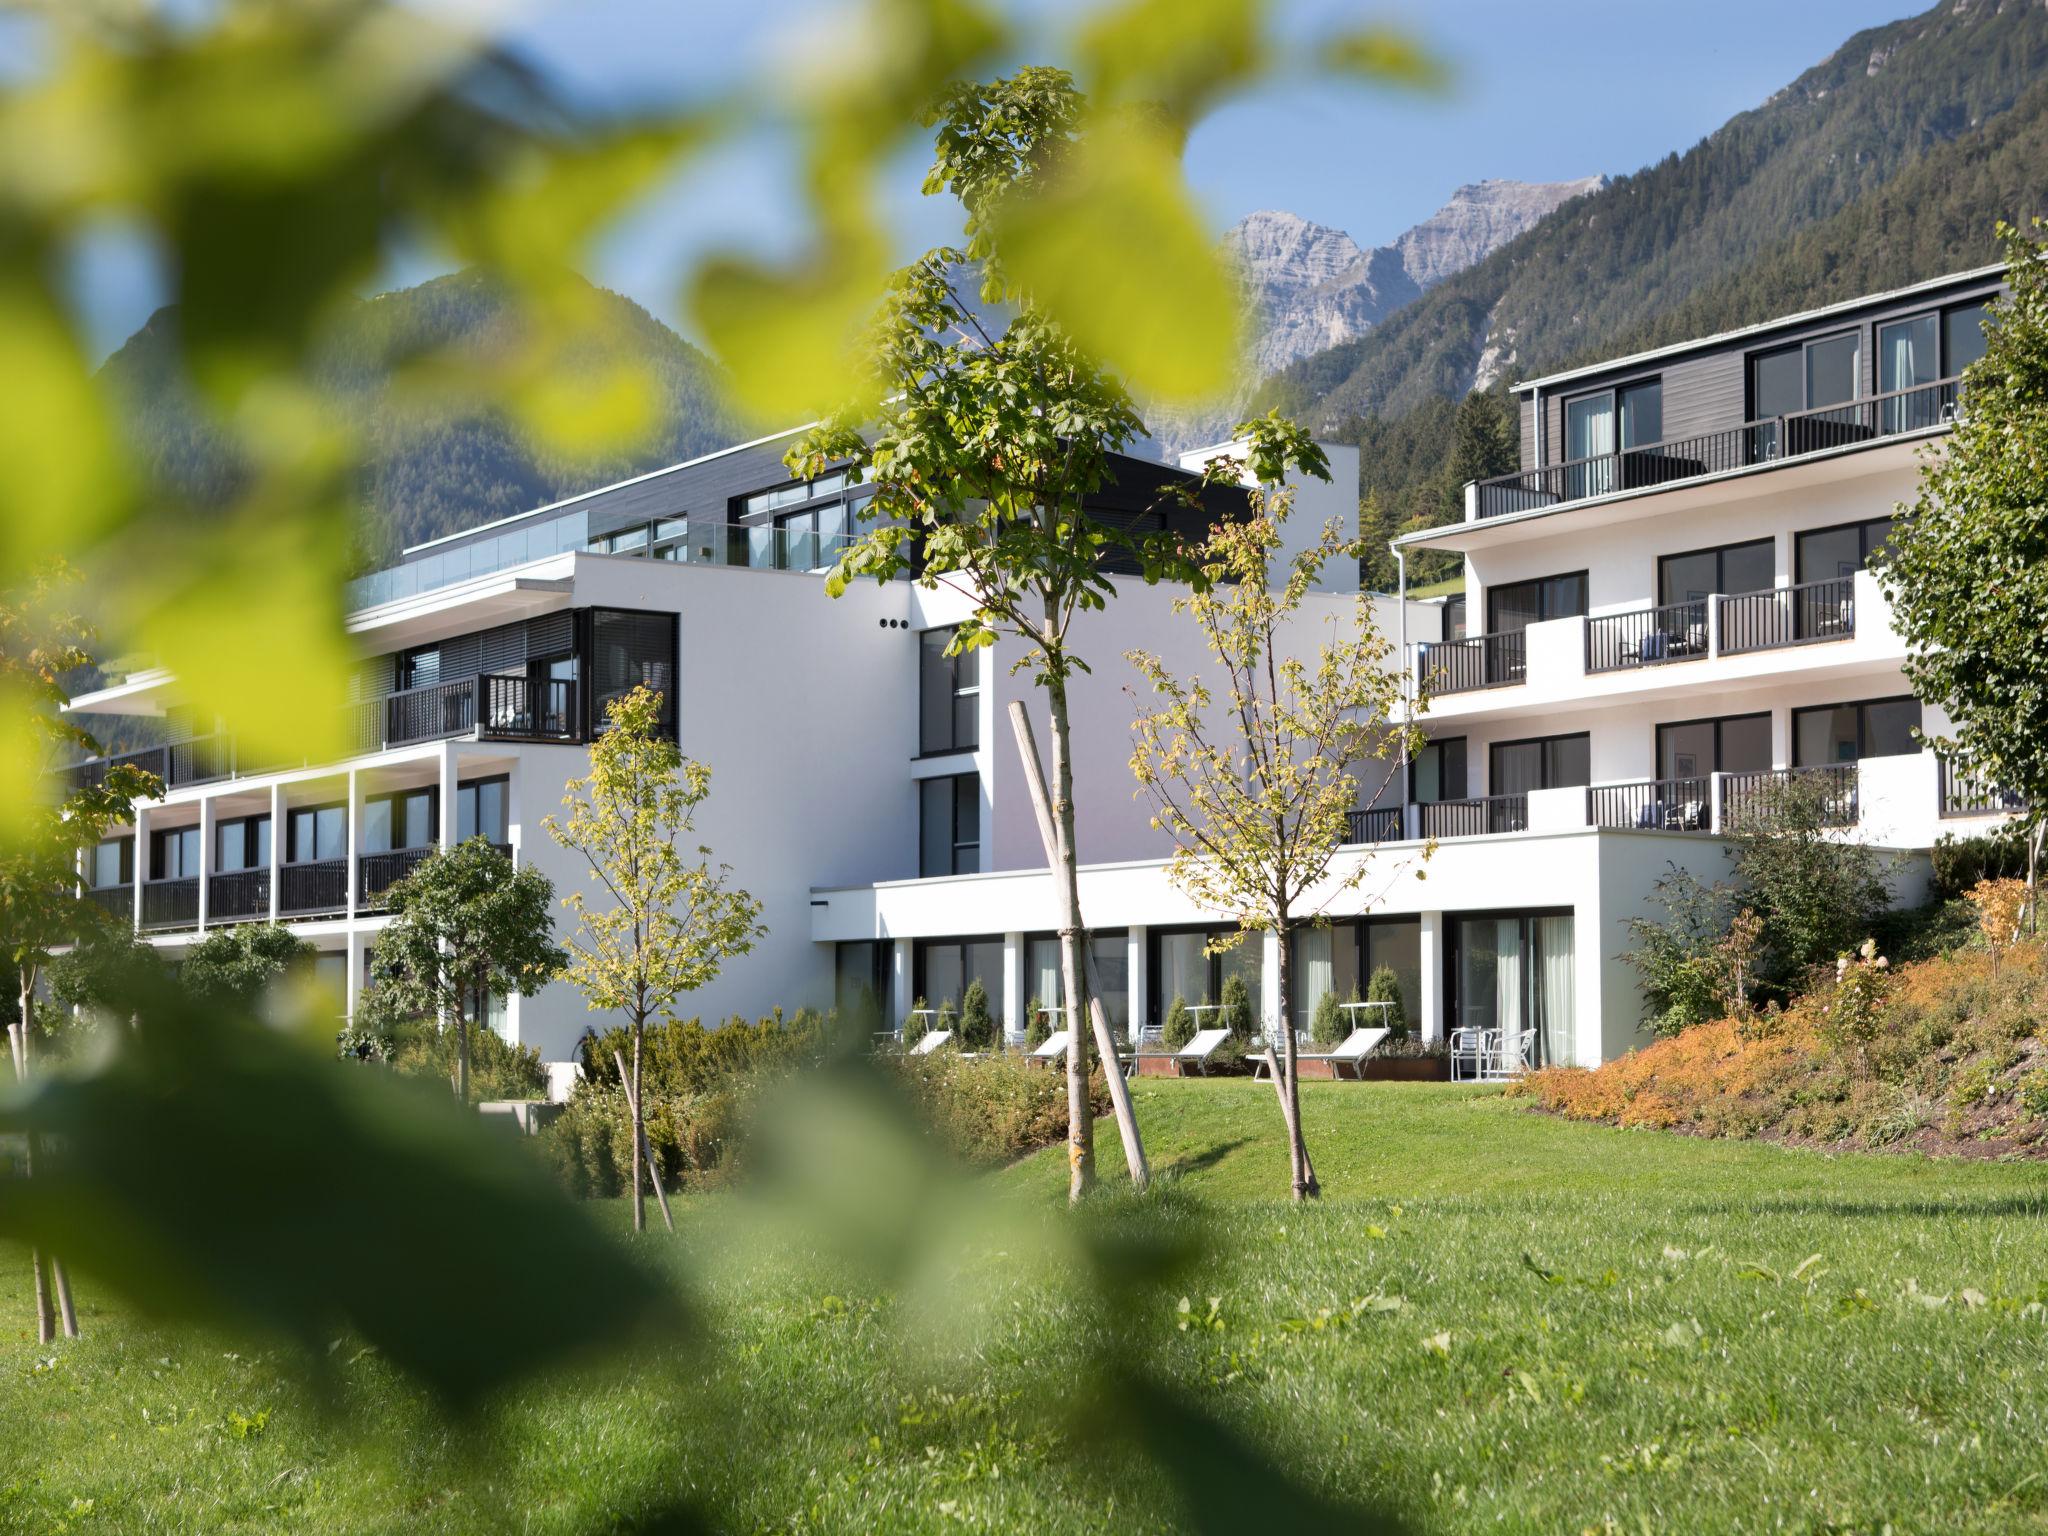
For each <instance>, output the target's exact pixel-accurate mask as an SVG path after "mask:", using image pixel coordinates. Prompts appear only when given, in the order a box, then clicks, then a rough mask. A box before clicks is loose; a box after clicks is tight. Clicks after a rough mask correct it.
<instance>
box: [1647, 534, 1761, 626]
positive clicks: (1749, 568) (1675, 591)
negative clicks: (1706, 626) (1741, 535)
mask: <svg viewBox="0 0 2048 1536" xmlns="http://www.w3.org/2000/svg"><path fill="white" fill-rule="evenodd" d="M1777 581H1778V557H1777V546H1776V544H1775V543H1774V542H1773V541H1772V540H1770V539H1753V540H1751V541H1750V542H1748V543H1746V544H1724V545H1722V546H1721V547H1720V548H1719V549H1696V550H1693V551H1692V552H1691V553H1689V554H1683V555H1666V556H1664V557H1663V558H1662V559H1661V560H1659V561H1658V562H1657V601H1658V603H1659V604H1661V605H1663V606H1665V607H1670V606H1672V605H1673V604H1677V603H1699V602H1704V601H1705V600H1706V598H1707V597H1708V596H1710V595H1711V594H1713V593H1716V592H1720V593H1738V592H1768V591H1770V590H1771V588H1772V587H1774V586H1776V585H1777ZM1701 622H1702V623H1704V622H1705V620H1704V618H1703V619H1702V621H1701Z"/></svg>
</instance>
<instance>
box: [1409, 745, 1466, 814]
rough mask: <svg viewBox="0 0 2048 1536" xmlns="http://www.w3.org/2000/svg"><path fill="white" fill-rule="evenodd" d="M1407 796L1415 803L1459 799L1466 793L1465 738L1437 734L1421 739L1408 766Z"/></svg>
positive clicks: (1431, 803) (1423, 803) (1425, 803)
mask: <svg viewBox="0 0 2048 1536" xmlns="http://www.w3.org/2000/svg"><path fill="white" fill-rule="evenodd" d="M1408 781H1409V784H1410V785H1411V791H1410V798H1412V799H1413V800H1414V801H1415V802H1416V803H1417V804H1418V805H1433V804H1435V803H1436V802H1437V801H1439V800H1462V799H1464V798H1465V796H1466V795H1467V794H1468V793H1469V791H1468V790H1467V789H1466V787H1465V786H1466V778H1465V738H1464V737H1462V736H1439V737H1438V738H1437V739H1436V740H1434V741H1427V742H1424V743H1423V744H1422V746H1421V748H1420V749H1418V750H1417V752H1416V754H1415V758H1414V761H1413V762H1411V763H1410V764H1409V765H1408Z"/></svg>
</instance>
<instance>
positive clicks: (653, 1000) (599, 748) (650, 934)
mask: <svg viewBox="0 0 2048 1536" xmlns="http://www.w3.org/2000/svg"><path fill="white" fill-rule="evenodd" d="M605 715H606V721H607V724H606V729H605V732H604V734H603V735H601V736H599V737H598V739H597V740H596V742H595V743H593V744H592V746H591V749H590V772H589V774H588V775H586V776H585V777H583V778H580V779H573V780H571V781H570V783H569V785H568V789H567V793H566V794H565V795H564V797H563V800H562V805H563V807H564V808H565V809H566V810H567V811H568V816H567V817H566V819H564V818H561V817H555V816H550V817H549V818H548V819H547V823H546V825H547V829H548V831H549V833H550V834H552V835H553V837H554V839H555V841H556V842H558V843H560V844H561V845H562V846H563V847H564V848H568V849H572V850H574V851H575V852H577V853H580V854H582V855H583V858H584V860H585V862H586V863H587V864H588V865H589V866H590V878H591V881H592V882H593V883H594V885H595V887H596V891H595V892H594V893H593V894H595V895H597V896H599V897H600V898H601V900H600V901H599V902H596V903H593V902H592V901H591V900H590V899H589V897H588V896H587V895H586V894H585V893H584V892H583V891H571V892H570V893H569V894H568V895H567V896H565V897H563V898H562V901H563V905H565V906H567V907H569V908H570V909H571V910H572V911H574V912H575V914H576V932H575V933H574V934H573V935H571V937H570V939H569V952H570V955H571V957H572V958H571V960H570V963H569V969H568V975H569V979H570V980H571V981H573V982H574V983H575V984H576V985H577V986H578V987H579V988H581V989H582V992H583V996H584V998H585V1000H586V1001H588V1003H589V1004H590V1007H591V1008H592V1009H593V1010H602V1011H606V1012H623V1013H624V1014H625V1015H626V1020H627V1023H628V1024H629V1025H630V1026H631V1027H632V1032H633V1060H632V1063H631V1074H632V1080H631V1083H630V1084H629V1093H630V1097H631V1100H632V1102H631V1105H630V1108H631V1111H632V1115H633V1230H634V1231H636V1232H640V1231H644V1230H645V1229H646V1226H647V1196H646V1193H645V1189H644V1185H643V1179H642V1173H643V1169H644V1170H645V1172H646V1173H648V1174H653V1169H652V1167H651V1166H649V1165H648V1162H647V1157H646V1145H647V1133H646V1126H645V1121H644V1120H643V1118H642V1106H643V1105H644V1103H645V1100H644V1099H643V1098H642V1096H641V1091H640V1058H641V1049H642V1043H643V1040H644V1038H645V1036H646V1032H647V1023H648V1020H650V1019H656V1020H662V1021H667V1020H668V1019H669V1017H670V1013H669V1010H670V1009H671V1007H673V1005H674V1003H675V1000H676V999H677V998H678V997H681V996H682V995H683V994H684V993H685V992H691V991H694V990H695V989H697V988H698V987H701V986H703V985H704V983H706V982H707V981H710V980H711V979H712V978H713V977H714V976H716V975H717V974H718V970H719V967H720V966H722V965H723V964H724V963H725V962H726V961H727V960H728V959H730V958H731V957H732V956H734V955H743V954H745V953H746V952H747V951H748V950H750V949H752V948H753V947H754V940H756V939H757V938H759V937H761V935H763V934H764V933H766V932H767V931H768V930H767V929H766V928H764V927H762V925H761V922H760V917H761V903H760V902H758V901H756V900H755V899H754V898H753V897H751V896H749V895H748V894H747V893H746V892H745V891H743V890H739V889H736V888H732V887H729V886H728V884H727V880H728V877H729V876H730V875H731V873H732V870H731V867H730V866H729V865H724V864H718V865H714V864H712V863H711V862H710V856H711V850H710V849H709V848H706V847H703V846H702V845H698V846H696V847H695V848H694V850H692V851H694V852H695V853H696V854H697V855H698V856H699V859H700V862H697V863H691V862H689V853H688V852H686V850H685V847H684V846H683V845H684V844H686V843H689V842H693V841H694V838H695V834H696V817H697V807H698V806H700V805H702V804H703V803H704V797H705V796H706V795H708V794H710V793H711V770H710V769H709V768H707V767H706V766H705V765H704V764H702V763H699V762H695V761H693V760H691V759H690V758H687V757H685V756H683V754H682V751H681V749H680V748H679V747H677V745H676V744H675V743H674V742H673V741H671V740H670V739H669V738H668V737H667V736H666V735H664V734H663V732H662V729H661V695H660V694H658V693H655V692H653V691H651V690H650V689H648V688H645V687H639V688H635V689H634V690H633V691H632V692H631V693H629V694H627V695H625V696H624V697H623V698H619V699H614V700H613V701H612V702H611V704H610V705H609V706H607V708H606V711H605ZM655 1176H656V1177H658V1175H655Z"/></svg>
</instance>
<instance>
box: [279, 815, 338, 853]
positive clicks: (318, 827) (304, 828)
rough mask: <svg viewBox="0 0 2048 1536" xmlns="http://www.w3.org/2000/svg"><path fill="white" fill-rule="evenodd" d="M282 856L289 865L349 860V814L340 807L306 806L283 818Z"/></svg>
mask: <svg viewBox="0 0 2048 1536" xmlns="http://www.w3.org/2000/svg"><path fill="white" fill-rule="evenodd" d="M284 856H285V859H286V860H287V861H288V862H289V863H293V864H310V863H312V862H313V861H315V860H316V859H341V858H346V857H347V856H348V811H347V810H346V809H345V808H344V807H342V806H339V805H308V806H302V807H301V808H299V809H298V810H295V811H292V812H291V813H290V814H289V815H287V816H286V817H285V845H284Z"/></svg>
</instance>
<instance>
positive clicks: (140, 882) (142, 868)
mask: <svg viewBox="0 0 2048 1536" xmlns="http://www.w3.org/2000/svg"><path fill="white" fill-rule="evenodd" d="M148 880H149V807H148V806H146V805H143V804H142V803H140V802H139V801H138V802H137V803H136V806H135V892H134V895H135V929H136V932H138V933H140V932H141V931H142V887H143V886H144V885H145V884H147V883H148Z"/></svg>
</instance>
